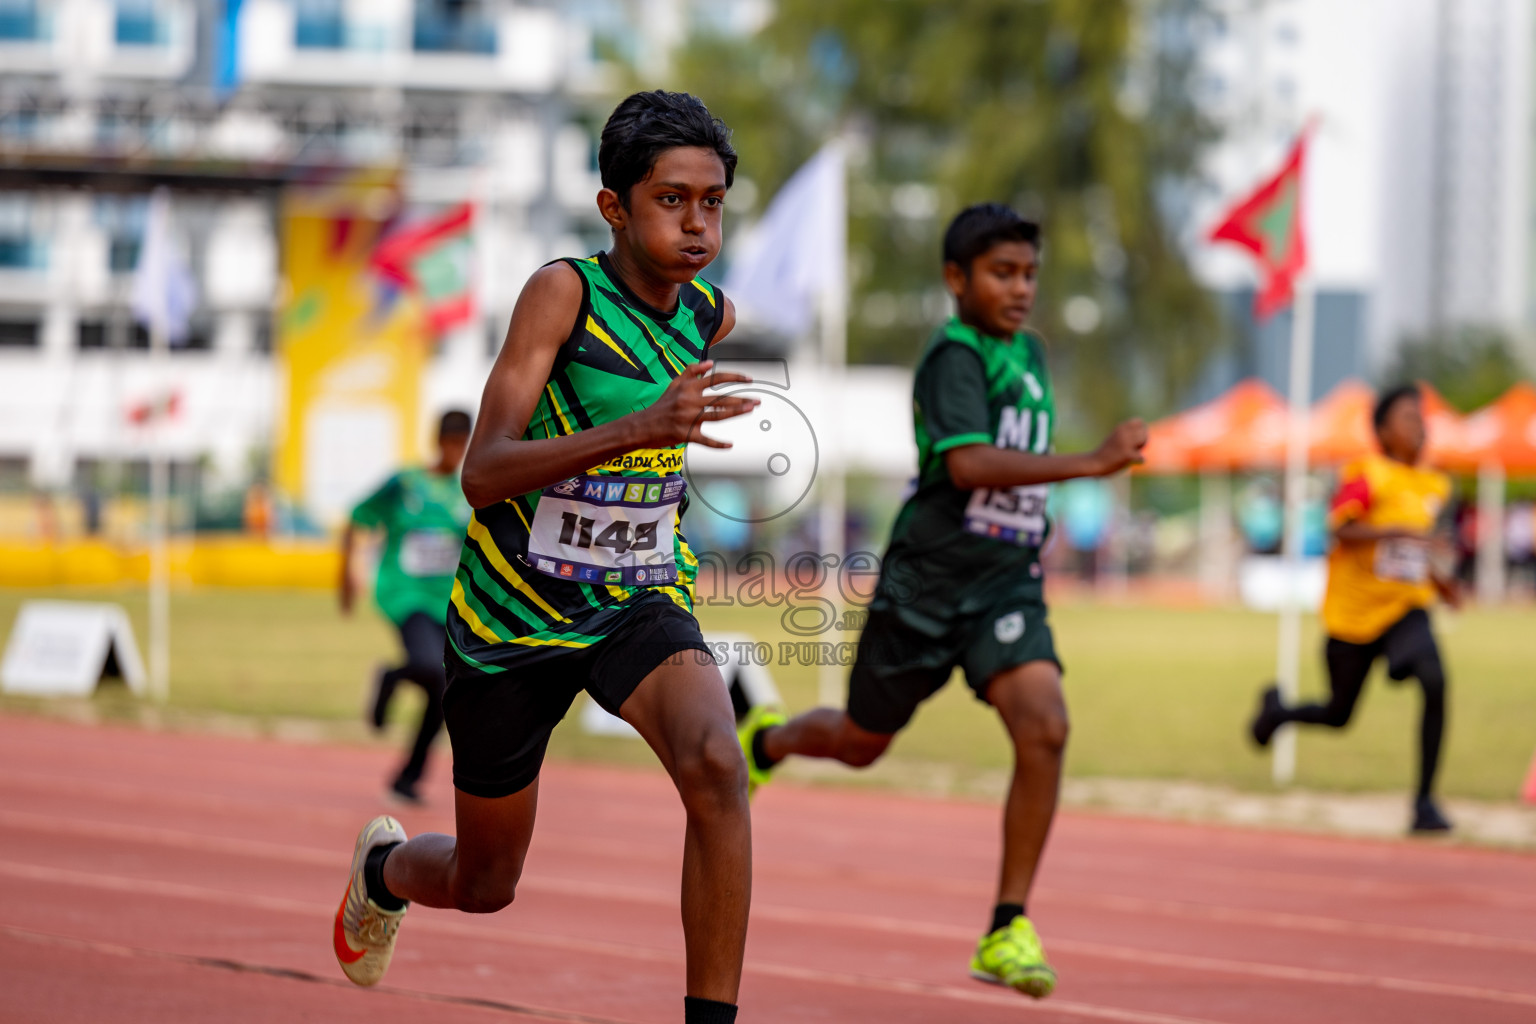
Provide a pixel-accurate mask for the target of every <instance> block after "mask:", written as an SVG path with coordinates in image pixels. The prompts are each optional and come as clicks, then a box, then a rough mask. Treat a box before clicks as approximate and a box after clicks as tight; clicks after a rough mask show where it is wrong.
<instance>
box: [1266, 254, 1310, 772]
mask: <svg viewBox="0 0 1536 1024" xmlns="http://www.w3.org/2000/svg"><path fill="white" fill-rule="evenodd" d="M1313 297H1314V296H1313V289H1312V282H1311V280H1310V278H1308V277H1307V276H1306V275H1303V276H1302V277H1301V278H1299V279H1298V280H1297V282H1296V291H1295V298H1294V299H1293V300H1292V303H1291V382H1290V417H1289V421H1290V422H1289V424H1288V429H1287V431H1286V438H1285V539H1284V542H1283V546H1282V549H1281V550H1282V561H1283V565H1284V570H1285V571H1284V579H1285V586H1284V590H1283V592H1282V595H1281V604H1280V635H1279V651H1278V655H1277V657H1276V664H1275V679H1276V682H1277V683H1278V685H1279V687H1280V696H1281V698H1282V699H1284V701H1285V702H1286V703H1287V704H1293V703H1295V701H1296V699H1297V697H1298V696H1299V695H1300V691H1301V685H1300V682H1301V586H1300V578H1301V528H1302V512H1303V511H1304V507H1305V501H1306V487H1307V414H1308V411H1309V408H1310V406H1311V403H1312V304H1313ZM1274 750H1275V754H1274V764H1273V766H1272V767H1273V777H1274V780H1275V782H1276V783H1278V784H1280V785H1286V784H1288V783H1290V782H1291V781H1292V780H1293V779H1295V778H1296V732H1295V729H1294V728H1292V727H1291V726H1289V725H1286V726H1281V728H1280V731H1279V732H1278V733H1276V734H1275V740H1274Z"/></svg>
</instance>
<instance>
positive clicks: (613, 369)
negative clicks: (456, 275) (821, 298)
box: [448, 253, 725, 672]
mask: <svg viewBox="0 0 1536 1024" xmlns="http://www.w3.org/2000/svg"><path fill="white" fill-rule="evenodd" d="M563 262H565V263H566V264H568V265H569V266H571V267H572V268H573V269H574V270H575V271H576V272H577V274H579V275H580V277H581V281H582V289H583V297H582V303H581V309H580V312H579V313H578V314H577V317H576V323H575V324H574V326H573V328H572V330H571V334H570V337H568V338H567V339H566V341H565V343H564V344H563V345H562V346H561V348H560V352H559V354H558V355H557V356H556V358H555V363H554V367H553V368H552V369H551V370H550V376H549V380H548V381H547V382H546V383H545V385H544V392H543V395H542V396H541V397H540V399H539V404H538V406H537V408H535V409H534V412H533V416H532V418H531V419H530V420H529V423H528V429H527V431H526V432H525V433H524V434H523V437H524V438H525V439H526V440H542V439H544V438H551V437H564V436H566V435H569V434H574V433H576V432H577V431H580V430H586V429H588V428H589V427H594V426H597V425H599V424H602V423H607V422H609V421H611V420H616V419H618V418H619V417H621V416H625V415H628V414H629V413H631V412H635V411H637V410H640V409H644V408H646V407H648V406H650V405H652V404H654V403H655V402H656V400H657V399H658V398H660V397H661V394H662V392H663V391H665V390H666V388H667V385H669V384H670V383H671V382H672V380H673V378H675V377H677V376H678V375H679V374H680V373H682V371H683V368H684V367H685V366H688V365H689V364H690V363H696V362H699V361H700V360H702V359H704V358H705V357H706V353H707V351H708V349H709V345H710V342H712V341H713V340H714V338H715V335H716V334H717V333H718V332H719V330H720V323H721V320H722V319H723V317H724V311H725V300H724V297H723V296H722V295H721V294H720V292H719V291H718V290H716V289H715V288H714V287H713V286H711V285H710V284H708V283H706V282H704V281H702V280H695V281H693V282H692V283H690V284H687V285H684V286H683V288H682V290H681V292H680V293H679V296H678V304H677V309H676V310H675V311H673V312H672V313H670V314H669V313H665V312H663V311H661V310H658V309H655V308H654V307H652V306H650V305H648V304H647V303H645V302H644V301H643V300H641V299H640V298H639V297H638V296H636V295H635V294H634V293H633V292H632V291H630V289H629V288H628V287H627V286H626V285H625V284H624V282H623V280H621V279H620V277H619V275H618V273H617V272H616V271H615V270H614V267H613V264H612V263H611V262H609V260H608V257H607V255H606V254H604V253H600V254H598V255H597V256H593V257H590V258H588V259H566V260H564V261H563ZM682 465H683V446H682V445H679V446H677V447H675V448H668V449H650V450H644V451H635V452H630V453H628V454H626V455H623V456H620V457H618V458H615V459H612V460H610V461H609V462H607V463H604V464H603V465H601V466H594V467H592V468H591V469H590V470H589V471H588V474H589V477H588V478H587V481H588V484H590V483H592V481H591V479H590V477H591V476H599V477H602V478H604V479H605V480H613V481H617V480H619V479H627V480H633V481H639V480H654V479H658V478H673V477H676V478H678V479H679V481H680V476H679V474H680V472H681V470H682ZM662 486H663V487H665V486H666V485H665V484H664V485H662ZM675 486H678V487H680V483H679V484H677V485H675ZM639 490H641V491H648V492H655V493H659V491H660V490H661V488H659V487H657V486H654V485H647V486H646V487H643V488H640V489H639ZM543 493H544V492H543V491H535V492H532V493H529V494H523V495H519V496H518V497H515V498H508V499H507V500H505V501H502V502H498V503H497V504H495V505H492V506H490V507H488V508H483V509H478V510H477V511H476V512H475V513H474V516H473V517H472V518H471V520H470V523H469V534H468V536H467V537H466V539H465V541H464V548H463V551H462V553H461V554H460V557H459V567H458V572H457V574H456V575H455V577H454V582H453V595H452V599H451V601H450V603H449V608H448V637H449V642H450V643H451V644H452V645H453V648H454V651H455V653H456V654H457V655H458V656H459V657H460V658H462V659H463V660H464V661H465V662H466V663H468V665H470V666H471V667H474V668H478V669H480V670H481V671H485V672H500V671H505V670H506V669H507V668H509V667H512V666H513V665H516V664H527V663H528V662H530V661H534V660H539V659H542V658H546V657H551V656H558V655H559V654H560V653H561V652H562V651H565V650H569V649H571V648H581V647H588V646H590V645H592V644H594V643H596V642H597V641H599V640H601V639H603V637H605V636H606V635H607V634H608V633H609V632H610V631H611V630H612V629H613V627H614V625H615V623H617V622H618V621H619V620H620V619H621V618H622V617H623V616H624V615H625V614H626V611H627V608H626V605H627V603H628V602H630V601H631V600H632V599H634V598H636V597H637V596H638V595H640V594H643V593H646V592H654V593H659V594H664V595H665V596H667V597H669V598H671V600H672V601H674V602H676V603H677V604H678V605H679V606H681V607H682V608H685V609H687V610H688V611H690V612H691V611H692V610H693V581H694V577H695V575H696V574H697V570H698V561H697V559H696V558H695V557H694V555H693V552H692V551H691V550H689V548H688V544H687V541H686V540H684V538H683V535H682V531H681V526H680V525H679V526H677V527H676V528H675V530H674V534H673V547H674V550H675V553H676V560H675V572H671V573H669V574H668V576H667V582H665V583H662V584H654V585H649V586H646V585H639V584H636V583H633V582H618V583H612V582H606V581H605V580H608V579H613V578H615V576H614V574H606V575H604V576H600V577H599V579H598V580H597V581H594V582H583V581H582V580H581V579H580V578H579V573H578V577H577V578H571V579H563V578H559V577H557V576H554V575H549V574H547V571H548V568H549V563H548V562H547V561H545V562H544V563H543V564H544V567H545V570H546V571H545V572H540V571H539V568H538V567H537V566H536V565H535V564H534V562H535V561H538V560H539V559H538V558H537V555H535V556H534V558H533V560H530V555H529V538H530V533H531V532H532V531H533V530H534V521H535V516H536V515H537V511H538V506H539V502H540V500H541V497H542V496H543ZM670 493H671V489H670V488H669V494H670ZM653 497H654V493H653ZM553 507H559V505H558V504H557V505H555V506H553ZM683 507H684V508H686V498H685V499H684V505H683ZM547 518H549V517H548V516H546V519H547ZM569 518H571V519H572V520H573V521H574V516H572V517H569ZM567 536H568V538H569V534H568V535H567ZM626 575H627V577H628V578H629V579H632V578H633V577H634V576H635V573H634V571H633V570H631V571H630V572H629V573H628V574H626ZM642 575H643V574H642Z"/></svg>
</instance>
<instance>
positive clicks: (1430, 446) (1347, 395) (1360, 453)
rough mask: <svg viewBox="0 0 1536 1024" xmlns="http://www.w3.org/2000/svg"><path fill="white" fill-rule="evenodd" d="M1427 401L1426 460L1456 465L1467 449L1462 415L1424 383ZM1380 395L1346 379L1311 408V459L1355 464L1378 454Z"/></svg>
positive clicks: (1433, 462)
mask: <svg viewBox="0 0 1536 1024" xmlns="http://www.w3.org/2000/svg"><path fill="white" fill-rule="evenodd" d="M1418 388H1419V394H1420V395H1422V396H1423V401H1424V424H1425V427H1426V432H1427V434H1428V443H1427V446H1426V450H1425V460H1426V461H1427V462H1429V463H1430V464H1431V465H1435V466H1442V467H1444V466H1446V465H1447V464H1448V463H1451V462H1454V461H1455V460H1456V458H1457V456H1458V454H1459V453H1460V452H1461V450H1462V447H1463V435H1464V434H1465V429H1464V426H1463V423H1464V420H1463V418H1462V416H1461V414H1460V413H1458V412H1457V411H1456V410H1455V409H1452V408H1451V407H1450V405H1448V404H1447V403H1446V401H1445V399H1443V398H1441V397H1440V393H1439V392H1438V391H1436V390H1435V389H1434V388H1432V387H1430V386H1429V385H1428V384H1426V383H1424V382H1423V381H1420V382H1419V385H1418ZM1377 397H1378V396H1377V394H1376V392H1375V391H1373V390H1372V389H1371V388H1370V387H1369V386H1368V385H1367V384H1365V383H1364V382H1363V381H1358V380H1347V381H1344V382H1343V383H1342V384H1340V385H1339V386H1338V387H1336V388H1334V389H1333V390H1332V391H1330V392H1329V393H1328V394H1327V396H1325V397H1324V398H1323V399H1322V400H1321V401H1319V402H1318V403H1317V404H1316V405H1314V406H1313V407H1312V418H1311V420H1310V421H1309V423H1308V424H1307V427H1308V430H1307V436H1308V439H1309V440H1308V444H1307V457H1308V460H1309V461H1310V462H1312V463H1313V464H1314V465H1316V464H1318V463H1341V462H1350V461H1352V460H1354V459H1359V458H1364V457H1365V456H1367V455H1371V454H1373V453H1375V452H1376V451H1378V450H1379V448H1378V446H1377V444H1376V430H1375V428H1374V427H1373V426H1372V424H1371V413H1372V412H1373V411H1374V410H1375V407H1376V399H1377Z"/></svg>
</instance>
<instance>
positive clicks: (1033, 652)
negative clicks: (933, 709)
mask: <svg viewBox="0 0 1536 1024" xmlns="http://www.w3.org/2000/svg"><path fill="white" fill-rule="evenodd" d="M1031 661H1049V662H1053V663H1054V664H1055V665H1056V666H1057V668H1058V669H1059V668H1060V667H1061V659H1060V658H1058V657H1057V656H1056V642H1055V639H1054V638H1053V637H1052V635H1051V626H1050V623H1049V622H1048V621H1047V615H1046V607H1045V603H1044V602H1042V601H1039V600H1035V599H1032V598H1028V597H1020V596H1014V597H1009V598H1005V599H1003V600H1001V601H999V602H998V603H997V604H995V605H993V606H992V607H991V608H987V609H985V610H983V611H982V612H980V613H978V614H974V615H966V616H961V617H958V618H956V619H954V620H953V621H952V622H950V623H948V624H946V625H939V624H938V623H933V624H931V625H928V626H926V627H924V626H919V625H916V624H914V623H911V622H908V621H906V620H904V619H903V618H902V617H901V616H900V614H899V613H898V612H897V611H896V610H895V609H894V608H893V607H891V606H889V605H886V606H884V607H877V608H871V609H870V613H869V621H868V622H867V623H866V624H865V626H864V633H863V635H862V636H860V637H859V649H858V654H857V656H856V660H855V661H854V665H853V672H852V674H851V675H850V676H849V679H848V717H849V718H852V719H853V723H854V724H855V725H857V726H858V727H859V728H861V729H865V730H867V731H869V732H874V733H880V734H882V735H890V734H891V733H895V732H899V731H901V729H902V727H903V726H905V725H906V724H907V723H908V722H909V721H911V720H912V714H913V712H915V711H916V710H917V706H918V705H919V704H921V703H922V702H923V701H925V700H927V699H928V698H929V697H931V696H933V695H934V694H935V693H937V692H938V691H939V689H940V688H941V687H943V685H944V684H945V683H946V682H948V681H949V677H950V674H951V673H952V672H954V670H955V669H956V668H957V667H958V668H963V669H964V670H965V681H966V684H967V685H969V686H970V688H971V689H972V690H973V691H974V692H975V694H976V699H977V700H980V701H982V702H983V703H985V702H986V701H987V687H988V685H989V684H990V683H991V681H992V678H993V677H994V676H996V675H997V674H998V673H999V672H1003V671H1005V670H1007V669H1010V668H1013V667H1015V666H1017V665H1023V664H1026V663H1028V662H1031Z"/></svg>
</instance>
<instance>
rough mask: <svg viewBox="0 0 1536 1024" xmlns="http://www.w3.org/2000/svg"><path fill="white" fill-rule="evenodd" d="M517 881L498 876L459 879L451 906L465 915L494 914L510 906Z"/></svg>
mask: <svg viewBox="0 0 1536 1024" xmlns="http://www.w3.org/2000/svg"><path fill="white" fill-rule="evenodd" d="M516 896H517V880H516V879H515V878H510V877H502V876H500V875H482V876H479V877H477V878H462V877H461V878H459V879H458V880H457V883H456V884H455V885H454V887H453V906H454V909H456V910H461V911H463V912H464V913H466V914H494V913H496V912H497V911H498V910H505V909H506V908H507V907H509V906H511V905H512V900H513V899H514V898H516Z"/></svg>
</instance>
